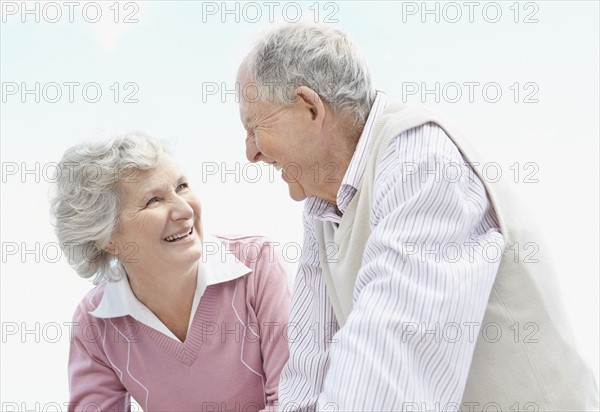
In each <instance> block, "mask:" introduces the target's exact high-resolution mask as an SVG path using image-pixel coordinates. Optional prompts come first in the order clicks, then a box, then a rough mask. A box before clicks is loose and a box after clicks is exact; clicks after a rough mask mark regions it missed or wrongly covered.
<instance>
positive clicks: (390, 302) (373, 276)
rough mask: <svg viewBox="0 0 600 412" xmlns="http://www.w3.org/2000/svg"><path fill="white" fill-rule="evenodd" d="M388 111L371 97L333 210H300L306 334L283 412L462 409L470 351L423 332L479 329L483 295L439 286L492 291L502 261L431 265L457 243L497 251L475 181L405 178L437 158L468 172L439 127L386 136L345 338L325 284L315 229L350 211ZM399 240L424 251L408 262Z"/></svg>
mask: <svg viewBox="0 0 600 412" xmlns="http://www.w3.org/2000/svg"><path fill="white" fill-rule="evenodd" d="M384 106H385V95H384V94H383V93H380V92H378V93H377V96H376V99H375V102H374V104H373V106H372V109H371V112H370V114H369V117H368V119H367V122H366V124H365V128H364V130H363V132H362V134H361V136H360V139H359V142H358V144H357V148H356V151H355V152H354V155H353V157H352V159H351V161H350V164H349V166H348V170H347V171H346V174H345V175H344V178H343V180H342V184H341V186H340V189H339V191H338V194H337V200H336V202H337V207H336V205H334V204H331V203H329V202H327V201H326V200H324V199H320V198H316V197H312V198H309V199H307V200H306V203H305V208H304V215H303V220H304V244H303V247H302V254H301V257H300V261H299V267H298V274H297V276H296V284H295V288H294V295H293V298H292V307H291V310H290V325H291V324H293V325H294V326H295V328H297V329H298V330H301V331H307V332H306V333H303V334H301V335H300V337H299V338H297V339H294V340H291V341H290V342H289V345H290V359H289V361H288V363H287V364H286V366H285V367H284V369H283V371H282V374H281V381H280V385H279V401H280V407H281V409H282V410H289V411H292V410H313V409H315V408H316V409H319V410H320V409H321V408H322V409H324V410H401V409H404V408H405V406H404V404H403V403H402V402H414V403H412V404H414V405H418V407H421V406H423V405H425V406H424V407H425V408H427V410H431V409H440V407H441V408H442V409H443V408H444V407H445V406H447V405H441V406H439V405H438V406H437V407H436V406H435V405H433V406H432V404H431V403H426V404H425V403H423V404H421V403H418V402H421V401H430V400H434V399H440V398H441V395H440V394H439V393H438V391H446V392H445V393H444V396H445V397H446V398H451V400H452V401H456V402H460V394H461V393H462V392H461V391H462V389H463V388H464V387H463V388H461V387H460V385H461V384H464V382H465V381H466V376H467V374H468V370H469V364H470V360H471V357H470V356H462V354H464V353H472V350H473V347H474V344H475V342H474V341H469V340H468V339H463V340H461V341H459V342H451V341H450V339H449V340H448V341H444V340H442V341H441V342H435V341H434V342H433V344H432V342H431V341H432V340H433V339H430V340H429V341H427V344H422V343H421V341H420V339H419V338H421V335H420V334H422V335H424V336H431V330H433V332H434V333H438V332H439V330H437V329H434V328H435V326H436V325H446V324H447V322H448V319H451V320H453V319H457V320H459V321H461V322H466V323H460V324H461V325H464V324H469V323H470V324H472V320H473V319H475V322H476V323H477V324H478V325H480V324H481V321H482V319H483V315H484V313H483V310H480V309H481V306H477V305H474V304H473V302H475V301H481V299H482V298H485V299H487V297H488V296H483V294H485V293H489V290H487V291H483V289H479V288H474V287H471V288H470V287H464V288H454V286H453V285H454V284H455V283H453V282H450V281H447V280H449V279H454V278H456V276H459V275H460V276H462V277H463V278H464V279H471V280H473V281H474V283H473V284H477V285H479V284H491V283H493V280H494V278H495V274H496V272H497V270H498V265H499V262H498V261H493V260H489V259H473V260H472V261H471V259H470V258H469V255H463V256H462V257H461V259H460V261H451V259H450V258H449V259H447V260H445V259H441V260H439V261H438V260H437V258H435V259H432V258H431V257H430V256H429V255H428V253H429V254H431V253H432V249H434V248H435V247H440V248H441V247H444V246H446V245H448V244H449V239H459V238H461V236H464V237H465V238H468V239H470V238H471V237H472V236H473V237H476V238H477V241H478V242H480V244H488V243H494V244H495V245H501V244H503V243H502V238H501V236H500V235H499V234H498V230H497V228H498V223H497V219H496V215H495V212H494V210H493V209H492V207H491V205H490V203H489V199H488V198H487V193H486V190H485V187H484V185H483V183H482V182H481V180H480V179H479V178H478V177H477V176H476V175H475V174H473V173H464V174H462V178H461V179H460V181H459V182H458V183H459V184H460V186H459V184H458V183H457V184H454V185H451V184H449V180H448V179H437V178H436V177H435V176H436V175H431V174H425V173H422V174H413V175H410V174H409V173H407V172H406V171H405V169H404V167H405V166H406V165H413V164H417V165H420V164H421V163H422V164H423V165H424V166H423V169H422V170H430V169H429V168H430V167H431V166H435V161H436V160H437V159H444V161H446V162H452V163H455V164H461V165H462V164H465V167H467V166H466V163H465V161H464V159H463V158H462V156H461V154H460V152H459V150H458V148H457V147H456V146H455V145H454V143H452V141H451V140H450V138H449V137H448V136H447V135H446V134H445V132H444V131H443V129H441V128H440V127H439V126H437V125H435V124H433V123H427V124H425V125H423V126H420V127H415V128H413V129H409V130H407V131H406V132H404V133H401V134H399V135H398V136H396V137H395V138H393V139H392V141H391V142H390V144H389V146H388V148H387V149H386V151H385V152H384V153H383V155H382V156H381V160H380V163H379V164H378V165H377V170H376V172H375V178H374V182H375V183H373V184H372V186H373V187H374V189H373V191H374V195H373V196H374V198H373V207H374V208H375V209H373V210H371V211H370V212H371V213H372V215H371V216H372V220H371V222H372V224H373V227H372V230H373V233H375V232H377V235H376V236H372V238H371V240H370V245H371V246H370V249H369V251H370V252H371V253H367V251H365V255H364V256H363V258H362V268H361V271H360V272H359V273H358V276H357V278H356V284H355V289H354V300H355V303H356V300H357V299H360V305H359V306H360V308H358V309H357V307H356V306H355V309H354V310H353V311H352V312H351V313H350V316H349V317H348V322H347V323H346V325H345V326H344V327H343V328H340V327H339V324H338V322H337V319H336V317H335V313H334V310H333V306H332V304H331V300H330V299H329V296H328V293H327V287H326V284H325V281H324V278H323V275H322V268H321V261H320V258H319V245H318V243H317V240H316V232H315V225H314V223H313V222H314V221H315V220H321V221H330V222H333V223H338V224H339V223H340V222H341V216H340V215H343V213H344V212H345V211H346V210H347V208H348V205H349V203H350V201H351V200H352V198H353V197H354V196H355V195H356V193H357V189H358V186H359V185H360V182H361V177H362V176H363V175H364V172H365V168H366V164H367V157H368V154H367V150H366V149H367V148H368V147H369V141H370V140H371V139H373V138H374V133H373V124H374V122H375V121H376V120H377V118H378V117H379V116H380V114H381V112H382V109H383V108H384ZM438 164H442V163H438ZM421 176H425V180H422V179H421ZM467 176H472V178H469V177H467ZM376 196H379V197H377V198H376ZM407 233H408V234H409V237H408V238H409V239H410V240H411V241H412V240H415V242H413V243H414V244H417V245H418V247H419V248H420V249H419V251H420V254H419V255H416V254H415V255H411V256H410V257H411V258H410V259H407V255H408V254H407V253H405V251H404V250H403V249H402V247H403V246H404V244H399V242H398V241H397V239H399V238H400V236H399V235H400V234H407ZM383 239H385V240H383ZM417 241H418V243H417ZM374 251H377V253H374ZM434 251H435V249H434ZM327 253H329V252H327ZM438 256H439V254H438ZM454 262H456V263H454ZM407 291H408V292H407ZM357 296H358V297H357ZM449 296H451V297H452V299H448V297H449ZM432 302H437V304H435V305H434V304H432ZM439 302H443V303H444V304H445V306H444V308H445V310H441V309H440V303H439ZM483 307H484V308H485V305H484V306H483ZM448 314H450V315H448ZM450 316H454V317H453V318H451V317H450ZM405 319H408V320H409V321H408V322H404V320H405ZM413 321H414V322H413ZM386 322H387V323H386ZM415 325H417V326H418V328H419V329H418V330H417V331H416V334H417V333H418V334H419V335H417V338H415V339H413V338H412V337H411V339H407V340H406V341H405V340H404V339H406V337H407V334H404V335H402V333H403V327H405V326H411V327H412V326H415ZM422 325H425V326H422ZM432 325H433V326H432ZM430 329H431V330H430ZM399 336H400V337H399ZM456 354H460V356H461V358H460V359H455V361H453V362H452V367H450V368H443V367H440V362H439V360H440V358H444V357H446V358H448V356H457V355H456ZM442 366H444V364H442ZM439 382H442V384H439V385H438V383H439ZM447 382H450V384H446V383H447ZM455 382H459V383H458V384H455ZM446 385H447V386H446ZM453 385H454V386H453ZM456 394H458V395H457V396H455V395H456ZM444 399H445V398H444ZM448 405H450V404H448Z"/></svg>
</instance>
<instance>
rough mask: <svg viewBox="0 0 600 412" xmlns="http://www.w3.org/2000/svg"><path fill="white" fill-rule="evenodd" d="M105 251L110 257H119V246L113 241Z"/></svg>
mask: <svg viewBox="0 0 600 412" xmlns="http://www.w3.org/2000/svg"><path fill="white" fill-rule="evenodd" d="M104 251H105V252H106V253H108V254H110V255H113V256H117V255H118V254H119V244H118V243H117V242H113V241H112V240H111V241H110V242H108V245H107V246H106V247H105V248H104Z"/></svg>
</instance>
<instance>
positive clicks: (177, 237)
mask: <svg viewBox="0 0 600 412" xmlns="http://www.w3.org/2000/svg"><path fill="white" fill-rule="evenodd" d="M192 230H194V228H191V229H190V230H189V232H184V233H180V234H178V235H173V236H167V237H166V238H165V240H166V241H167V242H174V241H176V240H179V239H181V238H184V237H186V236H188V235H191V234H192Z"/></svg>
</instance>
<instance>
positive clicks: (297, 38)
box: [242, 23, 375, 128]
mask: <svg viewBox="0 0 600 412" xmlns="http://www.w3.org/2000/svg"><path fill="white" fill-rule="evenodd" d="M243 64H244V66H245V68H246V70H248V73H249V75H250V76H251V78H252V81H254V82H255V83H256V88H257V90H256V91H253V92H254V93H256V94H258V96H256V95H255V96H254V98H255V99H256V100H259V101H267V100H268V101H271V102H274V103H280V104H289V103H291V102H292V101H293V98H294V97H293V96H294V90H295V89H296V88H297V87H299V86H306V87H309V88H311V89H312V90H314V91H315V92H317V94H318V95H319V96H320V97H321V99H323V100H324V101H325V102H326V103H327V104H328V105H329V106H330V107H331V109H332V110H333V111H334V112H335V113H345V114H347V115H350V118H351V119H353V121H354V124H353V126H354V127H360V128H362V127H363V126H364V124H365V122H366V120H367V117H368V116H369V112H370V110H371V106H372V105H373V102H374V100H375V90H374V89H373V86H372V84H371V75H370V73H369V69H368V66H367V62H366V59H365V58H364V56H363V54H362V52H361V51H360V49H359V48H358V46H356V45H355V44H354V43H353V42H352V40H351V39H350V38H349V37H348V36H347V35H346V34H345V33H344V32H342V31H341V30H339V29H336V28H333V27H329V26H325V25H314V24H306V23H295V24H288V25H284V26H281V27H278V28H276V29H274V30H271V31H268V32H267V33H265V34H264V35H263V36H262V37H261V38H260V39H259V41H258V42H257V44H256V45H255V46H254V48H253V49H252V50H251V51H250V53H249V54H248V56H247V57H246V59H245V60H244V63H243ZM242 94H243V95H244V97H246V96H245V95H246V93H245V91H243V90H242Z"/></svg>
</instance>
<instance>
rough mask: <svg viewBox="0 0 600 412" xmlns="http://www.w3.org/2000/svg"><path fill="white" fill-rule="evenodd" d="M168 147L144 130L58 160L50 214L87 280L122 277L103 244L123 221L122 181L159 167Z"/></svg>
mask: <svg viewBox="0 0 600 412" xmlns="http://www.w3.org/2000/svg"><path fill="white" fill-rule="evenodd" d="M165 153H168V151H167V149H166V147H165V145H164V144H163V143H162V142H160V141H159V140H156V139H154V138H152V137H149V136H146V135H144V134H141V133H130V134H126V135H120V136H115V137H112V138H110V139H108V140H105V141H103V142H96V143H85V144H81V145H78V146H74V147H72V148H70V149H68V150H67V151H66V152H65V153H64V155H63V157H62V159H61V161H60V162H59V164H58V168H57V175H56V176H55V179H56V184H55V186H54V188H53V189H54V190H53V193H52V198H51V208H50V210H51V215H52V217H53V224H54V228H55V231H56V236H57V237H58V240H59V244H60V246H61V249H62V251H63V253H64V254H65V256H66V257H67V258H68V261H69V264H70V265H71V266H72V267H73V268H74V269H75V271H76V272H77V274H78V275H79V276H81V277H83V278H90V277H92V276H95V278H94V283H98V282H100V281H101V280H102V279H107V280H113V281H114V280H118V279H120V277H121V276H123V274H124V269H123V266H122V265H121V263H120V262H119V261H118V260H117V259H116V258H115V257H114V256H113V255H111V254H110V253H108V252H106V250H105V248H106V247H107V246H108V244H109V242H110V238H111V235H112V234H113V232H114V231H115V229H116V228H117V226H118V223H119V219H118V218H119V213H120V210H121V207H122V204H121V199H120V196H119V191H118V183H119V182H120V181H124V180H126V181H131V182H133V181H134V179H135V172H136V171H140V170H148V169H152V168H153V167H155V166H156V165H157V164H158V162H159V161H160V158H161V156H162V155H163V154H165Z"/></svg>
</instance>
